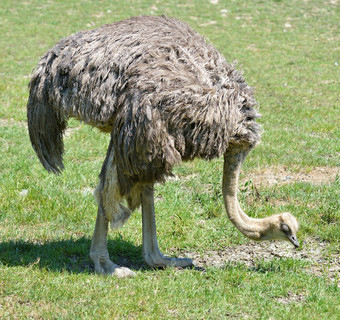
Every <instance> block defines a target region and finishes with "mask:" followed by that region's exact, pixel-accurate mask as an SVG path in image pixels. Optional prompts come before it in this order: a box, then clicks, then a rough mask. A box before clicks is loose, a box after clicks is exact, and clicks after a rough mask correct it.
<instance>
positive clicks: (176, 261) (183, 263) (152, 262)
mask: <svg viewBox="0 0 340 320" xmlns="http://www.w3.org/2000/svg"><path fill="white" fill-rule="evenodd" d="M143 258H144V261H145V263H146V264H147V265H148V266H149V267H151V268H166V267H178V268H190V267H193V266H195V262H194V261H193V260H191V259H189V258H172V257H166V256H164V255H163V254H161V253H160V252H159V251H158V250H156V252H149V253H144V255H143Z"/></svg>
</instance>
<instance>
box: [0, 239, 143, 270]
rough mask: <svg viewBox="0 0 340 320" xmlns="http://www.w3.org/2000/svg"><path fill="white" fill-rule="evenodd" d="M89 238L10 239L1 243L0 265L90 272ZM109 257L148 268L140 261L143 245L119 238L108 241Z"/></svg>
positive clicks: (121, 263) (123, 264) (134, 267)
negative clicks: (29, 240) (56, 239)
mask: <svg viewBox="0 0 340 320" xmlns="http://www.w3.org/2000/svg"><path fill="white" fill-rule="evenodd" d="M90 246H91V240H90V239H87V238H84V237H83V238H79V239H76V240H72V239H69V240H60V241H51V242H44V243H33V242H24V241H9V242H2V243H0V264H3V265H6V266H24V267H25V266H27V267H31V266H38V267H39V268H41V269H44V268H46V269H47V270H49V271H53V272H65V271H66V272H70V273H93V272H94V267H93V263H92V261H91V260H90V258H89V252H90ZM108 249H109V253H110V257H111V260H112V261H113V262H114V263H117V264H119V265H122V266H124V267H128V268H130V269H133V270H140V269H147V267H146V266H145V265H144V263H143V260H142V247H141V246H135V245H134V244H133V243H131V242H126V241H123V240H122V239H120V238H116V239H114V240H109V241H108Z"/></svg>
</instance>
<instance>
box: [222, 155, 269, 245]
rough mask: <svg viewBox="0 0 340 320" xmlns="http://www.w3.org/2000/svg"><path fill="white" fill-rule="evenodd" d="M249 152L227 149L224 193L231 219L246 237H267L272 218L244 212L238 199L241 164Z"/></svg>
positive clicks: (255, 238)
mask: <svg viewBox="0 0 340 320" xmlns="http://www.w3.org/2000/svg"><path fill="white" fill-rule="evenodd" d="M247 153H248V152H242V151H241V152H240V151H237V150H235V151H233V150H230V151H227V152H226V153H225V155H224V171H223V184H222V193H223V198H224V204H225V207H226V211H227V214H228V217H229V219H230V221H231V222H232V223H233V224H234V225H235V227H236V228H237V229H238V230H239V231H240V232H242V233H243V234H244V235H245V236H246V237H248V238H250V239H253V240H261V239H265V238H266V235H267V233H268V231H269V229H270V226H271V218H270V217H268V218H264V219H254V218H250V217H248V215H247V214H246V213H244V212H243V211H242V209H241V207H240V205H239V203H238V200H237V190H238V182H239V181H238V180H239V173H240V168H241V165H242V163H243V161H244V159H245V157H246V155H247Z"/></svg>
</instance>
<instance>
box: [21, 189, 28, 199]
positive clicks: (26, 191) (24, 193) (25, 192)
mask: <svg viewBox="0 0 340 320" xmlns="http://www.w3.org/2000/svg"><path fill="white" fill-rule="evenodd" d="M27 195H28V190H27V189H23V190H21V192H20V193H19V196H20V197H26V196H27Z"/></svg>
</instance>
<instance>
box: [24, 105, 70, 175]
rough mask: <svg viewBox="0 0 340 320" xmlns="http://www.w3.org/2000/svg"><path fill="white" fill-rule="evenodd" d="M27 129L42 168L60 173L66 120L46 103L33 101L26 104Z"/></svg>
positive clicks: (62, 167)
mask: <svg viewBox="0 0 340 320" xmlns="http://www.w3.org/2000/svg"><path fill="white" fill-rule="evenodd" d="M27 118H28V131H29V136H30V139H31V143H32V146H33V148H34V150H35V152H36V153H37V155H38V157H39V160H40V162H41V163H42V165H43V166H44V168H45V169H46V170H47V171H49V172H53V173H56V174H59V173H61V171H62V170H63V169H64V165H63V157H62V155H63V152H64V144H63V133H64V131H65V128H66V121H65V120H64V119H61V117H60V116H58V115H57V113H56V112H55V111H54V110H53V109H52V108H51V106H49V105H48V104H45V103H41V102H34V101H32V100H31V99H29V101H28V105H27Z"/></svg>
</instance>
